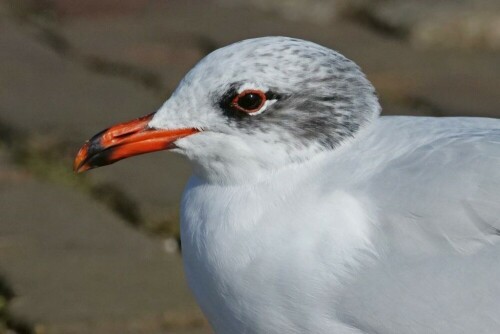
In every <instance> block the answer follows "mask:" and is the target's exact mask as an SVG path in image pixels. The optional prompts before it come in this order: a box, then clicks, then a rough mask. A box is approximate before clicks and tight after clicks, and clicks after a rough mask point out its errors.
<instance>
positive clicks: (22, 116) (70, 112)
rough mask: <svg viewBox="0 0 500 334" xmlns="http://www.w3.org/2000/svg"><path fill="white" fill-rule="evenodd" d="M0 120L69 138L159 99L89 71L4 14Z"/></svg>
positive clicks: (138, 111) (152, 107) (0, 40)
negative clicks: (49, 46) (37, 38)
mask: <svg viewBox="0 0 500 334" xmlns="http://www.w3.org/2000/svg"><path fill="white" fill-rule="evenodd" d="M0 46H1V49H2V52H0V73H2V75H1V76H0V106H1V115H0V117H1V120H2V121H3V122H5V123H7V124H9V125H11V126H13V127H15V128H18V129H23V130H25V131H29V132H33V133H43V134H47V133H49V134H51V135H53V136H61V137H64V138H68V139H72V140H73V141H74V138H75V137H78V138H82V136H84V135H88V134H89V133H92V131H95V125H96V124H104V125H110V124H113V122H115V121H116V119H117V118H118V117H119V118H123V119H129V118H134V117H138V116H141V115H143V114H144V113H147V112H150V111H152V110H155V108H157V107H159V105H160V104H161V99H160V98H158V97H155V96H154V95H153V94H152V93H151V92H148V91H146V90H145V89H144V88H143V87H140V86H139V85H137V84H133V83H130V82H127V81H125V80H123V79H120V78H115V77H110V76H105V75H100V74H97V73H92V72H90V71H88V70H86V69H85V68H83V67H82V66H81V65H80V64H77V63H75V62H74V61H72V60H68V59H65V58H64V57H61V56H59V55H58V54H56V53H54V52H53V51H52V50H51V49H50V48H48V47H47V46H46V45H44V44H43V43H42V42H40V41H37V40H36V39H35V37H34V36H33V35H31V34H30V33H28V32H27V31H26V30H25V29H23V26H22V25H16V24H14V23H12V22H11V21H8V20H3V21H2V23H1V29H0Z"/></svg>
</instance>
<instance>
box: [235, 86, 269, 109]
mask: <svg viewBox="0 0 500 334" xmlns="http://www.w3.org/2000/svg"><path fill="white" fill-rule="evenodd" d="M264 103H266V94H265V93H264V92H262V91H260V90H250V89H249V90H244V91H243V92H241V93H239V94H238V95H236V96H235V97H234V99H233V101H232V102H231V106H233V107H234V108H236V109H238V110H240V111H243V112H246V113H254V112H257V111H259V110H260V108H262V106H263V105H264Z"/></svg>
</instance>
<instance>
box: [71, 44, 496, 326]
mask: <svg viewBox="0 0 500 334" xmlns="http://www.w3.org/2000/svg"><path fill="white" fill-rule="evenodd" d="M380 112H381V107H380V105H379V103H378V99H377V95H376V92H375V89H374V88H373V86H372V85H371V83H370V82H369V81H368V80H367V78H366V77H365V75H364V74H363V73H362V71H361V69H360V68H359V67H358V66H357V65H356V64H355V63H354V62H352V61H351V60H349V59H347V58H346V57H344V56H342V55H341V54H339V53H337V52H335V51H333V50H331V49H328V48H326V47H323V46H320V45H318V44H315V43H312V42H309V41H304V40H300V39H295V38H288V37H263V38H255V39H248V40H244V41H241V42H238V43H235V44H232V45H229V46H226V47H223V48H221V49H218V50H216V51H214V52H212V53H211V54H209V55H208V56H206V57H205V58H204V59H202V60H201V61H200V62H199V63H198V64H197V65H196V66H195V67H194V68H193V69H192V70H191V71H190V72H188V74H187V75H186V76H185V77H184V78H183V80H182V81H181V82H180V84H179V86H178V87H177V88H176V90H175V91H174V92H173V93H172V95H171V96H170V98H169V99H168V100H167V101H166V102H165V103H164V104H163V105H162V106H161V107H160V108H159V110H158V111H157V112H155V113H153V114H150V115H148V116H145V117H142V118H138V119H136V120H133V121H130V122H126V123H122V124H119V125H116V126H112V127H110V128H108V129H106V130H104V131H102V132H100V133H99V134H97V135H95V136H94V137H93V138H91V139H90V140H89V141H87V142H86V143H85V144H84V146H83V147H82V148H81V149H80V151H79V152H78V154H77V157H76V159H75V164H74V169H75V171H77V172H82V171H85V170H88V169H91V168H95V167H99V166H104V165H108V164H111V163H113V162H116V161H118V160H121V159H124V158H127V157H130V156H134V155H138V154H142V153H146V152H151V151H158V150H171V151H174V152H178V153H180V154H183V155H184V156H186V157H187V158H188V160H189V161H190V163H191V164H192V167H193V175H192V177H191V178H190V180H189V181H188V184H187V186H186V189H185V191H184V194H183V199H182V203H181V241H182V249H183V252H182V255H183V262H184V267H185V273H186V279H187V281H188V284H189V286H190V288H191V290H192V292H193V294H194V296H195V298H196V300H197V302H198V304H199V305H200V307H201V309H202V311H203V312H204V314H205V315H206V317H207V318H208V320H209V322H210V324H211V326H212V328H213V329H214V331H215V333H218V334H234V333H246V334H254V333H255V334H257V333H260V334H262V333H265V334H274V333H280V334H281V333H292V334H293V333H341V334H344V333H349V334H361V333H397V334H401V333H454V334H455V333H500V316H499V315H500V120H498V119H493V118H472V117H470V118H469V117H444V118H434V117H409V116H384V117H380V116H379V114H380Z"/></svg>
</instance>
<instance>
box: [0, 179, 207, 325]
mask: <svg viewBox="0 0 500 334" xmlns="http://www.w3.org/2000/svg"><path fill="white" fill-rule="evenodd" d="M0 212H2V215H1V219H0V235H1V239H0V248H1V251H0V268H1V270H2V273H3V274H4V275H5V277H6V278H7V280H8V282H10V283H11V286H12V288H13V290H14V292H15V293H16V297H15V298H14V299H13V300H12V301H11V304H10V309H11V312H12V313H13V314H14V315H15V316H17V317H20V318H22V319H25V320H27V321H29V322H31V323H35V324H38V328H39V329H40V328H42V329H46V330H47V332H48V333H52V332H53V333H98V332H99V333H129V332H130V333H174V332H175V333H207V327H206V324H205V323H204V322H203V321H202V320H201V319H202V317H201V315H200V313H199V311H198V310H197V307H196V305H195V303H194V301H193V299H192V297H191V295H190V293H189V292H188V290H187V287H186V283H185V280H184V277H183V274H182V265H181V260H180V257H179V256H178V255H167V254H166V253H165V252H163V251H162V247H161V244H160V242H159V241H158V240H156V241H155V240H151V239H148V238H147V237H146V236H145V235H143V234H141V233H139V232H138V231H136V230H133V229H132V228H130V227H128V226H127V224H125V223H124V222H122V221H120V220H119V219H118V218H117V217H116V216H115V215H113V214H111V213H110V212H108V211H107V210H106V209H105V208H104V207H102V206H101V205H99V204H98V203H95V202H93V201H91V200H89V199H88V198H87V197H86V196H84V195H82V194H80V193H78V192H76V191H74V190H71V189H69V188H65V187H59V186H54V185H52V184H47V183H42V182H39V181H36V180H33V179H23V180H20V179H14V180H6V181H4V180H3V179H2V180H1V182H0ZM176 319H179V320H178V321H177V320H176ZM193 327H194V328H193ZM134 328H135V330H134ZM169 328H172V330H170V329H169ZM125 329H127V330H125Z"/></svg>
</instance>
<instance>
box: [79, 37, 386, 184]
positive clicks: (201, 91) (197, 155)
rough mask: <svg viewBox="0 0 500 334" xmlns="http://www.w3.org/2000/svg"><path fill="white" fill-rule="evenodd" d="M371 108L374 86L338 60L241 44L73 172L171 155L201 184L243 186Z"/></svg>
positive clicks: (87, 152) (343, 131)
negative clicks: (183, 162)
mask: <svg viewBox="0 0 500 334" xmlns="http://www.w3.org/2000/svg"><path fill="white" fill-rule="evenodd" d="M379 112H380V105H379V103H378V100H377V97H376V93H375V90H374V88H373V86H372V85H371V84H370V82H369V81H368V80H367V79H366V77H365V76H364V74H363V73H362V71H361V70H360V68H359V67H358V66H357V65H356V64H355V63H354V62H352V61H350V60H349V59H347V58H345V57H344V56H342V55H341V54H339V53H337V52H335V51H333V50H331V49H328V48H325V47H323V46H320V45H318V44H315V43H312V42H308V41H304V40H299V39H294V38H287V37H264V38H255V39H249V40H244V41H241V42H238V43H235V44H231V45H229V46H226V47H223V48H221V49H218V50H216V51H214V52H212V53H211V54H209V55H208V56H206V57H205V58H203V59H202V60H201V61H200V62H199V63H198V64H197V65H196V66H195V67H194V68H193V69H191V71H189V73H188V74H187V75H186V76H185V77H184V78H183V79H182V81H181V82H180V84H179V86H178V87H177V88H176V90H175V91H174V92H173V94H172V95H171V96H170V98H169V99H168V100H167V101H166V102H165V103H164V104H163V106H161V107H160V109H159V110H158V111H156V112H155V113H153V114H150V115H148V116H145V117H142V118H139V119H136V120H133V121H130V122H127V123H121V124H118V125H116V126H113V127H110V128H108V129H106V130H104V131H102V132H100V133H99V134H97V135H96V136H94V137H93V138H92V139H90V140H89V141H87V143H86V144H85V145H84V146H83V147H82V148H81V149H80V152H79V153H78V155H77V158H76V160H75V170H77V171H84V170H87V169H90V168H94V167H98V166H103V165H107V164H110V163H113V162H115V161H118V160H121V159H123V158H126V157H129V156H132V155H137V154H142V153H146V152H151V151H158V150H163V149H169V150H172V151H175V152H178V153H181V154H183V155H185V156H186V157H187V158H188V159H189V160H190V161H191V162H192V163H193V167H194V172H195V174H197V175H198V176H199V177H201V178H204V179H206V180H209V181H215V182H240V181H241V182H244V181H246V180H253V179H256V178H257V179H258V178H261V177H265V176H266V175H269V173H270V172H271V173H272V172H273V171H275V170H279V169H281V168H283V167H286V166H289V165H291V164H296V163H301V162H303V161H305V160H307V159H310V158H312V157H313V156H314V155H316V154H318V153H320V152H322V151H327V150H334V149H336V148H337V147H339V146H340V145H342V143H344V142H345V141H347V140H349V138H354V137H355V136H356V134H357V133H358V131H359V130H360V129H361V128H363V127H365V126H367V125H368V124H370V123H371V121H372V120H373V119H375V118H376V117H377V116H378V114H379Z"/></svg>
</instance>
